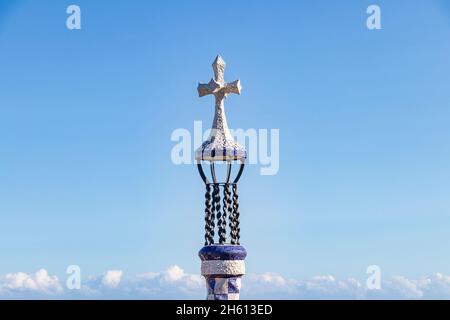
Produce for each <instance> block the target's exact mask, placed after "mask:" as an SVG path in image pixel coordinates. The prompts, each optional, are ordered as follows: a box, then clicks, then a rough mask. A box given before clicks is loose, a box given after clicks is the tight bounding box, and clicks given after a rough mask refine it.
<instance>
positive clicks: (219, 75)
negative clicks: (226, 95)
mask: <svg viewBox="0 0 450 320" xmlns="http://www.w3.org/2000/svg"><path fill="white" fill-rule="evenodd" d="M226 66H227V64H226V63H225V61H224V60H223V59H222V57H221V56H220V55H217V57H216V60H214V62H213V64H212V67H213V70H214V79H215V80H216V81H217V82H224V79H223V74H224V72H225V67H226Z"/></svg>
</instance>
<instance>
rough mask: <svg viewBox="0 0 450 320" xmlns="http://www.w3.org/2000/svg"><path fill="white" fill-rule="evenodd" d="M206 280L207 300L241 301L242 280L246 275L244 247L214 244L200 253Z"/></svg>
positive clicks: (245, 252)
mask: <svg viewBox="0 0 450 320" xmlns="http://www.w3.org/2000/svg"><path fill="white" fill-rule="evenodd" d="M198 255H199V257H200V259H201V260H202V267H201V272H202V276H204V277H205V279H206V288H207V300H239V293H240V290H241V278H242V276H243V275H244V274H245V262H244V260H245V257H246V256H247V251H246V250H245V248H244V247H242V246H238V245H230V244H224V245H220V244H214V245H210V246H205V247H203V248H202V249H201V250H200V251H199V253H198Z"/></svg>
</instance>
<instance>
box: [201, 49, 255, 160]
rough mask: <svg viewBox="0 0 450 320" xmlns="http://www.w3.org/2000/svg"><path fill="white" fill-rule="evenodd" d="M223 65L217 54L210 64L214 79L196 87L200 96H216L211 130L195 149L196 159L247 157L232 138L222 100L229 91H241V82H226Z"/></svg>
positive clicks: (235, 158)
mask: <svg viewBox="0 0 450 320" xmlns="http://www.w3.org/2000/svg"><path fill="white" fill-rule="evenodd" d="M225 66H226V64H225V61H224V60H223V59H222V57H221V56H220V55H218V56H217V57H216V59H215V60H214V62H213V64H212V68H213V71H214V79H211V80H210V81H209V83H199V84H198V87H197V90H198V95H199V96H200V97H203V96H206V95H208V94H213V95H214V97H215V98H216V109H215V114H214V120H213V125H212V128H211V129H212V130H211V133H210V136H209V138H208V139H207V140H206V141H205V142H204V143H203V144H202V146H201V147H200V148H199V149H197V151H196V156H195V158H196V159H197V160H209V161H222V160H227V161H231V160H241V161H243V160H245V158H246V157H247V152H246V151H245V148H244V147H243V146H241V145H239V144H238V143H236V142H235V141H234V140H233V137H232V136H231V133H230V130H229V129H228V124H227V118H226V116H225V109H224V100H225V98H226V97H227V95H228V94H230V93H236V94H240V93H241V82H240V81H239V80H236V81H233V82H231V83H226V82H225V80H224V77H223V74H224V71H225Z"/></svg>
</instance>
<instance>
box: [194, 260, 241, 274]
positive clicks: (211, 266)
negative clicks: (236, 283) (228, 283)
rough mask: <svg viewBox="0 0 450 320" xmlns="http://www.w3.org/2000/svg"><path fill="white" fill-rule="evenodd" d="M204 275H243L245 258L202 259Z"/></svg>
mask: <svg viewBox="0 0 450 320" xmlns="http://www.w3.org/2000/svg"><path fill="white" fill-rule="evenodd" d="M201 271H202V275H203V276H209V275H233V276H236V275H243V274H245V262H244V260H208V261H202V268H201Z"/></svg>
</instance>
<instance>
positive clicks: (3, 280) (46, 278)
mask: <svg viewBox="0 0 450 320" xmlns="http://www.w3.org/2000/svg"><path fill="white" fill-rule="evenodd" d="M62 292H63V287H62V286H61V284H60V282H59V280H58V278H57V277H56V276H50V275H49V274H48V272H47V270H45V269H40V270H39V271H37V272H36V273H35V274H27V273H24V272H17V273H8V274H7V275H5V276H4V277H0V296H3V297H12V298H14V297H15V296H16V295H19V296H20V295H22V294H25V295H30V296H39V295H49V296H53V295H58V294H61V293H62Z"/></svg>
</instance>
